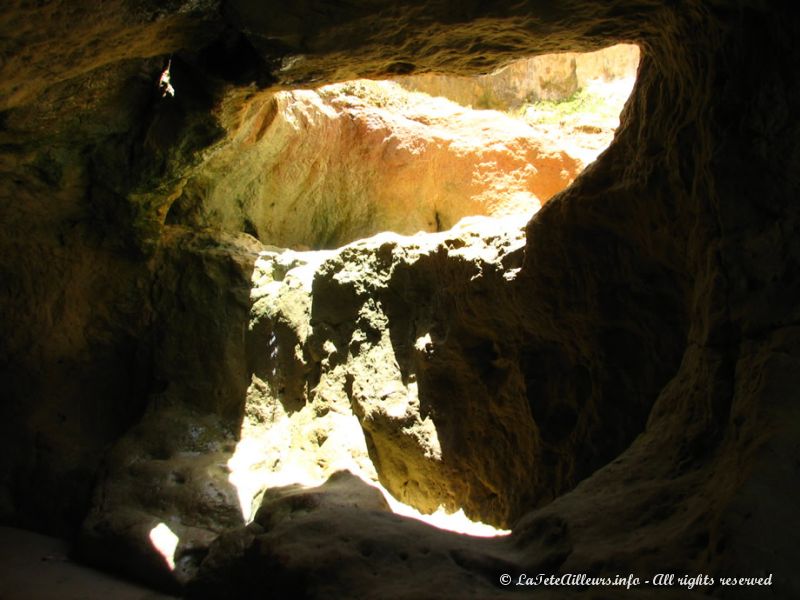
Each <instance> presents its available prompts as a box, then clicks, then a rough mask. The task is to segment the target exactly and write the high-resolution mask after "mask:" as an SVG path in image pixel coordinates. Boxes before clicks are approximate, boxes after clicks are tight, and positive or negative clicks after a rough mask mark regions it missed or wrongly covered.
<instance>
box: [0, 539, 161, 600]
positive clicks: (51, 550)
mask: <svg viewBox="0 0 800 600" xmlns="http://www.w3.org/2000/svg"><path fill="white" fill-rule="evenodd" d="M67 550H68V545H67V543H66V542H65V541H63V540H59V539H56V538H51V537H47V536H44V535H39V534H37V533H32V532H30V531H23V530H20V529H11V528H9V527H0V600H169V599H171V598H173V596H165V595H163V594H161V593H159V592H154V591H152V590H150V589H148V588H146V587H143V586H139V585H136V584H134V583H129V582H127V581H123V580H120V579H116V578H114V577H112V576H110V575H107V574H105V573H102V572H100V571H95V570H93V569H90V568H87V567H84V566H82V565H79V564H77V563H75V562H72V561H71V560H69V559H68V558H67Z"/></svg>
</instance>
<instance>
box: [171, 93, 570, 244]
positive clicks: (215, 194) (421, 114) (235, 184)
mask: <svg viewBox="0 0 800 600" xmlns="http://www.w3.org/2000/svg"><path fill="white" fill-rule="evenodd" d="M240 114H241V116H240V123H241V124H240V125H239V126H238V128H237V129H236V130H235V131H233V132H232V136H233V143H230V144H226V145H224V146H223V147H222V148H220V149H219V150H218V151H217V152H215V153H214V154H213V156H212V157H210V158H209V159H208V160H207V161H205V162H204V163H203V164H201V165H199V166H198V167H197V169H196V173H195V174H193V176H192V177H191V178H190V179H189V181H188V182H187V183H186V185H184V186H183V188H182V192H181V196H180V197H179V198H178V199H177V200H176V202H175V203H174V204H173V205H172V208H171V212H170V214H169V216H168V221H169V222H175V223H182V224H191V225H192V226H195V227H196V226H215V227H222V228H225V229H228V230H232V231H247V232H248V233H251V234H252V235H254V236H256V237H258V238H259V239H260V240H262V241H263V242H265V243H268V244H274V245H277V246H281V247H293V248H297V247H299V248H309V247H310V248H337V247H339V246H342V245H344V244H346V243H348V242H351V241H353V240H356V239H359V238H363V237H367V236H370V235H373V234H375V233H378V232H380V231H395V232H398V233H403V234H410V233H415V232H418V231H442V230H444V229H449V228H450V227H452V226H453V225H454V224H455V223H456V222H458V221H459V220H460V219H461V218H463V217H465V216H471V215H498V216H500V215H507V214H513V213H523V214H526V215H527V216H528V217H530V216H531V215H532V214H533V213H534V212H535V211H536V210H537V209H538V208H539V206H540V205H541V204H542V203H543V202H545V201H546V200H548V199H549V198H550V197H551V196H552V195H553V194H555V193H556V192H559V191H561V190H562V189H563V188H564V187H566V185H567V184H569V183H570V182H571V181H572V180H573V179H574V178H575V175H576V174H577V173H578V171H579V170H580V169H581V168H582V166H583V165H582V164H581V162H580V161H578V160H576V159H575V158H573V157H572V156H570V155H569V154H567V152H565V151H564V150H563V149H562V148H561V147H560V145H559V140H558V139H554V140H553V141H552V142H551V141H549V140H547V139H541V138H539V137H538V136H537V135H536V132H535V131H534V130H533V129H532V128H530V127H528V126H527V125H526V124H525V123H524V122H522V121H520V120H518V119H513V118H511V117H508V116H506V115H503V114H500V113H496V112H488V111H471V110H468V109H465V108H462V107H460V106H458V105H456V104H453V103H450V102H447V101H445V100H433V99H431V98H428V97H427V96H425V95H420V94H410V93H407V92H405V91H404V90H403V89H402V88H400V87H399V86H397V85H396V84H392V83H389V82H371V81H363V80H362V81H356V82H352V83H348V84H343V85H334V86H326V87H323V88H321V89H320V90H319V91H318V92H316V91H310V90H306V91H295V92H280V93H278V94H275V95H272V94H267V95H266V96H265V95H261V96H257V97H255V98H254V99H252V100H251V101H249V102H248V103H247V105H246V106H245V107H244V108H242V109H241V113H240Z"/></svg>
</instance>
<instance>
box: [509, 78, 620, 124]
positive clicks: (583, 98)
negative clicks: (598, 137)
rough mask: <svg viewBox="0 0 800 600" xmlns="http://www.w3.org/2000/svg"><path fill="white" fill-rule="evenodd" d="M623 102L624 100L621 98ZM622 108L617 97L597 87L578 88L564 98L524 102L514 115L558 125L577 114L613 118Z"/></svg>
mask: <svg viewBox="0 0 800 600" xmlns="http://www.w3.org/2000/svg"><path fill="white" fill-rule="evenodd" d="M623 102H624V100H623ZM621 108H622V105H621V104H620V101H619V99H618V98H615V97H614V96H613V95H609V94H608V93H601V91H600V90H598V89H596V88H595V89H592V88H591V87H586V88H583V89H579V90H578V91H576V92H575V93H574V94H572V96H570V97H569V98H567V99H565V100H556V101H550V100H541V101H539V102H534V103H531V104H525V105H523V106H522V107H521V108H520V109H518V112H517V114H516V115H515V116H518V117H520V118H522V119H524V120H525V121H526V122H527V123H529V124H531V125H559V124H561V123H562V122H563V121H565V120H569V119H572V118H574V117H575V116H577V115H592V117H593V118H597V119H601V120H613V119H616V118H617V117H618V116H619V111H620V109H621Z"/></svg>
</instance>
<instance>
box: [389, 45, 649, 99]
mask: <svg viewBox="0 0 800 600" xmlns="http://www.w3.org/2000/svg"><path fill="white" fill-rule="evenodd" d="M638 65H639V47H638V46H636V45H634V44H618V45H616V46H612V47H610V48H604V49H603V50H598V51H596V52H585V53H581V52H562V53H558V54H545V55H543V56H534V57H533V58H527V59H521V60H517V61H514V62H512V63H511V64H509V65H507V66H505V67H503V68H501V69H499V70H498V71H495V72H494V73H490V74H488V75H481V76H479V77H453V76H449V75H434V74H426V75H416V76H415V75H408V76H405V77H398V78H397V82H398V83H400V85H402V86H403V87H406V88H408V89H411V90H415V91H420V92H426V93H428V94H431V95H432V96H444V97H445V98H449V99H450V100H453V101H454V102H458V103H459V104H462V105H464V106H473V107H475V108H495V109H502V110H508V109H519V108H521V107H522V106H524V104H525V103H526V102H534V101H538V100H565V99H567V98H569V97H570V96H572V95H573V94H574V93H575V92H577V91H578V90H580V89H583V88H585V87H586V86H587V85H588V84H589V82H590V81H592V80H595V79H602V80H606V81H608V80H613V79H622V78H625V77H629V76H632V75H635V73H636V67H637V66H638Z"/></svg>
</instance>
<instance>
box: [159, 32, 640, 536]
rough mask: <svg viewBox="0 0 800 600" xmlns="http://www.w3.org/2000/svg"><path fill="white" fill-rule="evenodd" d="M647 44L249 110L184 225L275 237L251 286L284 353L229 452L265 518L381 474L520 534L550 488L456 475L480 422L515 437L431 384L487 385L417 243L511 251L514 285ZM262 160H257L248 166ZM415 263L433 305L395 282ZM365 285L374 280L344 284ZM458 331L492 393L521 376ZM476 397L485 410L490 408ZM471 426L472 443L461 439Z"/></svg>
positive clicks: (466, 327)
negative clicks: (329, 488) (333, 484)
mask: <svg viewBox="0 0 800 600" xmlns="http://www.w3.org/2000/svg"><path fill="white" fill-rule="evenodd" d="M638 59H639V49H638V47H637V46H635V45H618V46H612V47H610V48H608V49H605V50H600V51H596V52H592V53H586V54H580V53H570V54H557V55H544V56H539V57H535V58H533V59H523V60H521V61H517V62H515V63H512V64H510V65H508V66H506V67H504V68H503V69H500V70H499V71H497V72H495V73H493V74H490V75H486V76H481V77H477V78H475V77H449V76H442V75H422V76H403V77H398V78H395V79H392V80H382V81H372V80H354V81H346V82H343V83H337V84H331V85H326V86H323V87H321V88H318V89H314V90H293V91H285V92H278V93H275V94H271V95H270V96H269V97H266V98H258V99H254V100H253V101H252V102H251V104H250V105H249V106H248V108H246V109H245V110H244V111H243V114H242V116H241V122H242V123H244V125H242V126H241V129H240V138H241V140H242V145H241V148H240V149H239V150H240V151H239V153H238V154H237V161H240V162H239V163H237V164H233V163H231V162H230V161H226V162H224V164H223V163H222V162H221V163H220V164H217V165H212V167H211V168H209V169H208V170H207V173H202V172H201V173H200V174H198V175H196V176H195V177H194V179H193V180H191V181H190V182H189V183H188V184H187V185H186V186H184V188H183V193H182V196H181V197H180V198H179V199H178V201H177V202H176V203H175V204H174V205H173V208H172V210H171V212H170V215H169V216H168V222H169V223H173V224H180V223H183V224H186V223H192V224H194V225H197V221H195V220H201V221H202V220H203V219H205V224H214V225H216V226H217V227H222V228H230V229H233V230H236V229H237V228H239V230H240V231H243V232H244V233H247V234H249V235H251V236H253V237H256V238H258V239H259V240H260V242H262V243H263V244H265V246H264V247H263V249H262V251H261V252H260V254H259V258H258V260H257V261H256V262H255V265H254V269H253V274H252V290H251V294H250V297H251V301H252V302H253V308H252V313H253V315H254V316H255V318H254V319H253V322H252V323H251V329H252V330H255V331H259V330H261V331H260V334H259V335H260V339H263V340H267V347H266V349H263V348H262V349H261V350H260V351H261V352H262V353H264V354H265V355H266V356H265V358H264V364H263V365H262V366H261V367H260V369H257V370H256V371H255V372H254V373H253V377H252V381H251V385H250V387H249V389H248V392H247V398H248V400H247V403H246V407H245V416H244V421H243V425H242V430H241V433H240V436H239V437H240V439H239V441H238V443H237V447H236V451H235V453H234V454H233V455H232V457H231V458H230V460H229V461H228V466H229V468H230V471H231V474H230V477H229V480H230V482H231V483H232V485H233V486H234V487H235V488H236V490H237V494H238V496H239V502H240V506H241V510H242V515H243V518H244V520H245V521H246V522H249V521H250V520H251V519H253V518H254V517H255V513H256V509H257V507H258V505H259V504H260V503H261V502H262V501H263V494H264V493H265V490H267V491H268V490H269V489H272V488H276V487H281V486H287V485H301V486H304V487H307V488H310V487H316V486H320V485H322V484H324V483H325V481H326V480H327V479H328V477H330V476H331V474H333V473H335V472H337V471H340V470H347V471H350V472H351V473H355V474H357V475H358V476H359V477H360V478H361V479H362V480H364V481H365V482H367V483H369V484H370V485H373V486H377V487H378V488H379V489H380V490H381V491H382V493H383V495H384V497H385V499H386V501H387V502H388V504H389V505H390V507H391V508H392V510H393V511H394V512H395V513H398V514H404V515H406V516H410V517H412V518H415V519H419V520H423V521H425V522H427V523H429V524H432V525H435V526H436V527H439V528H442V529H449V530H452V531H458V532H462V533H468V534H471V535H479V536H494V535H505V534H507V533H509V530H508V529H504V526H507V525H508V524H509V523H510V522H511V521H512V520H513V518H514V514H515V511H517V510H518V508H517V507H518V506H520V505H522V504H523V503H524V502H525V501H526V500H527V499H528V497H529V496H530V494H529V493H528V492H526V491H521V490H520V489H515V490H512V491H509V490H507V489H505V486H506V485H508V483H509V481H510V480H512V479H513V476H512V475H511V473H510V472H509V471H507V470H506V471H504V470H502V469H501V470H499V473H495V474H493V475H488V474H487V473H484V474H478V475H477V476H476V477H474V478H473V479H474V480H473V481H471V482H470V483H468V484H467V483H464V484H453V483H452V480H453V479H454V473H455V472H456V471H457V470H458V469H459V468H462V466H461V464H462V463H464V464H466V463H469V462H470V461H466V463H465V462H464V458H463V457H461V456H460V455H461V454H463V450H462V449H461V448H460V447H459V446H460V445H462V444H463V443H464V442H465V441H467V440H474V439H477V438H478V437H480V438H482V443H483V444H486V445H488V446H491V447H497V448H503V447H505V446H508V447H507V448H506V450H505V451H506V452H508V453H509V454H514V453H515V452H516V450H515V449H513V442H512V444H510V445H509V440H505V441H500V442H498V440H497V439H496V437H497V436H496V435H495V434H492V433H489V434H487V433H486V432H479V431H477V430H476V429H475V427H474V425H471V424H470V422H469V419H468V418H466V417H465V416H464V415H460V416H459V415H458V412H459V409H458V408H457V407H456V406H451V407H448V408H447V409H442V408H441V407H440V408H439V409H438V414H437V411H435V410H431V409H430V408H429V406H428V401H427V400H426V396H427V395H429V394H431V393H435V394H439V393H441V391H442V390H443V389H444V388H446V387H447V385H448V383H447V382H450V384H451V385H452V393H454V394H458V393H461V394H463V395H464V397H465V398H468V397H469V396H470V393H469V392H468V391H467V390H465V389H463V385H461V384H457V383H455V382H453V379H452V377H451V374H449V373H447V372H445V371H446V367H443V366H442V365H441V364H439V362H438V361H439V360H440V359H439V358H438V353H439V352H441V350H440V348H443V349H446V351H450V350H449V349H447V346H448V344H447V342H446V341H445V340H446V338H447V337H448V335H450V334H449V332H447V331H442V330H441V329H442V323H446V322H447V319H445V318H443V317H441V316H439V317H435V316H433V315H434V314H435V313H436V312H439V311H442V310H447V309H446V308H445V305H446V303H445V302H443V301H440V300H432V299H433V298H435V297H436V296H437V295H439V294H440V292H439V291H437V290H436V287H437V285H438V284H439V283H440V282H436V281H433V280H429V279H427V278H426V276H425V275H423V276H422V277H420V274H419V273H416V272H414V270H412V269H409V270H408V273H406V274H405V275H403V267H404V265H400V266H399V267H398V265H397V262H398V258H397V257H398V256H400V255H404V256H405V257H406V258H408V256H411V255H417V256H415V257H413V258H411V259H410V261H411V262H414V261H417V262H425V261H426V260H427V259H428V257H427V256H426V254H427V253H434V254H436V253H437V252H439V250H437V248H439V249H444V251H445V252H447V253H448V254H450V255H452V256H453V257H458V255H459V253H463V256H464V257H465V258H467V257H469V259H470V260H474V259H476V258H478V259H479V260H481V261H486V265H487V266H489V267H492V265H493V264H499V265H502V266H503V268H504V269H505V272H504V273H503V274H502V278H501V279H502V280H503V281H505V282H506V283H511V282H512V281H513V278H514V276H515V273H516V272H517V271H518V270H519V263H520V260H521V252H522V248H523V246H524V243H525V234H524V227H525V224H526V223H527V222H528V221H529V220H530V218H531V217H532V216H533V215H534V214H535V212H536V211H538V209H539V208H540V207H541V205H542V204H544V203H545V202H546V201H548V200H549V199H550V198H551V197H552V196H553V195H555V194H557V193H558V192H560V191H561V190H562V189H564V188H566V187H567V186H568V185H569V184H570V183H571V182H572V181H573V180H574V179H575V177H577V176H578V174H579V173H580V172H581V171H582V170H583V168H585V167H586V166H587V165H588V164H590V163H591V162H592V161H594V159H595V158H596V157H597V155H598V154H599V153H600V152H601V151H602V150H603V149H604V148H605V147H606V146H607V145H608V144H609V143H610V141H611V138H612V137H613V134H614V131H615V129H616V127H617V126H618V123H619V113H620V111H621V109H622V106H623V104H624V102H625V101H626V99H627V97H628V95H629V93H630V91H631V89H632V86H633V82H634V79H635V72H636V69H637V67H638ZM262 140H263V141H262ZM276 140H277V141H276ZM211 162H212V163H213V159H212V160H211ZM248 169H256V174H255V175H253V174H252V173H250V175H249V176H245V173H248ZM237 194H238V196H237ZM246 195H249V196H248V198H247V199H243V198H244V197H245V196H246ZM234 198H235V201H232V199H234ZM403 234H406V235H405V236H404V235H403ZM342 246H344V247H345V248H344V249H342V248H341V247H342ZM348 246H349V249H348V248H347V247H348ZM480 268H482V267H479V269H480ZM492 268H493V267H492ZM320 274H322V276H320ZM458 276H459V277H462V276H463V275H458ZM364 277H365V278H366V282H364V281H359V279H360V278H364ZM481 277H482V274H481V273H475V274H470V275H468V280H469V281H476V282H477V280H479V279H480V278H481ZM399 278H405V283H406V284H410V287H411V288H412V289H413V290H414V291H413V300H412V299H405V300H403V301H398V300H397V299H396V298H393V297H392V296H393V295H394V294H396V292H395V291H394V288H395V287H396V285H397V281H398V280H399ZM325 281H327V283H323V282H325ZM348 282H353V285H354V289H350V290H345V291H344V293H345V295H347V296H348V297H346V298H340V299H337V295H342V294H343V290H342V289H341V286H342V284H344V286H345V288H347V287H348V286H349V284H348ZM470 285H472V284H470ZM479 286H480V282H477V283H475V287H479ZM405 293H406V294H408V291H406V292H405ZM359 298H360V299H359ZM409 301H410V302H411V303H412V304H415V305H416V306H415V308H411V306H409ZM437 304H438V305H437ZM359 305H360V308H355V307H358V306H359ZM420 307H422V308H423V313H424V311H427V312H428V313H429V314H428V316H427V317H425V315H424V314H422V315H420V314H419V312H420V311H419V308H420ZM348 313H352V314H348ZM409 314H413V315H414V316H413V317H409ZM426 320H427V322H426ZM434 323H438V324H439V325H438V326H434V325H433V324H434ZM445 328H452V329H453V330H454V331H459V334H458V335H459V336H462V335H463V336H464V337H465V338H467V339H468V340H470V341H469V342H467V343H466V348H465V350H466V351H467V352H468V353H470V354H472V355H473V356H475V357H476V358H475V359H474V361H473V362H474V365H472V367H471V370H472V372H471V373H465V374H464V378H465V379H467V380H469V379H473V380H474V382H475V385H477V386H479V387H480V388H483V389H485V390H489V391H490V393H491V392H494V391H496V390H494V389H493V388H494V387H497V388H503V387H504V386H505V382H504V381H503V379H504V378H506V377H507V376H508V373H507V369H506V368H503V367H500V368H497V367H495V366H493V365H494V364H495V363H497V362H498V357H499V354H500V353H501V350H500V349H498V348H497V347H496V344H495V343H494V342H491V341H487V336H486V335H485V332H483V333H482V332H478V331H471V328H472V324H470V323H450V324H446V325H445ZM320 330H324V333H320ZM462 330H463V331H462ZM309 332H312V333H309ZM315 337H319V338H320V339H314V338H315ZM488 337H489V338H491V336H488ZM348 362H350V363H351V364H350V365H349V366H347V363H348ZM353 363H355V365H356V366H355V367H353ZM353 368H355V371H356V372H355V373H353V372H352V370H353ZM348 369H350V370H351V371H350V372H348ZM526 385H528V386H531V385H533V384H531V383H526ZM584 396H585V394H584ZM586 400H587V399H586V398H585V397H584V398H581V399H576V402H585V401H586ZM479 402H480V401H478V403H479ZM573 409H574V410H579V409H578V408H577V407H573ZM469 410H477V412H478V414H475V415H472V416H471V418H474V419H480V418H482V417H481V415H480V413H481V412H482V411H483V409H481V408H477V409H469ZM519 410H521V411H523V412H524V410H533V407H531V409H523V408H522V407H519ZM467 412H469V411H467ZM465 414H466V413H465ZM497 425H498V430H499V431H506V432H507V435H510V436H511V437H512V438H519V439H518V440H517V441H518V442H519V444H521V447H522V449H523V451H522V452H518V453H517V454H518V456H517V458H515V459H514V460H512V461H511V462H520V464H518V465H516V468H517V469H521V468H523V463H524V462H525V461H526V460H530V461H532V462H535V461H536V459H535V457H534V454H535V452H534V450H533V449H532V444H531V442H530V440H527V441H526V440H523V439H522V438H524V437H525V436H530V437H536V435H537V434H536V433H535V432H534V431H533V430H527V429H525V428H522V430H520V429H519V428H514V427H510V425H509V424H508V423H503V422H498V423H497ZM453 430H459V433H458V434H457V437H459V438H463V439H459V440H458V441H457V442H456V441H454V440H452V439H450V440H449V441H448V438H452V436H453V433H452V431H453ZM398 431H399V432H400V433H399V434H398V433H397V432H398ZM509 432H510V433H509ZM543 435H544V438H545V439H549V437H550V434H549V433H548V434H543ZM442 436H444V440H445V441H444V450H443V442H442V441H441V440H440V437H442ZM398 437H399V441H398V439H396V438H398ZM469 443H472V442H469ZM403 454H407V455H408V456H403ZM265 457H270V462H269V463H267V462H266V461H265ZM409 457H410V458H409ZM464 468H466V467H464ZM586 474H587V473H582V476H585V475H586ZM445 480H450V481H451V483H448V484H442V483H441V482H442V481H445ZM525 485H527V484H525ZM513 487H515V486H513V485H512V488H513ZM516 487H517V488H521V487H524V485H518V486H516ZM465 507H466V510H465ZM478 507H481V508H478Z"/></svg>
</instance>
